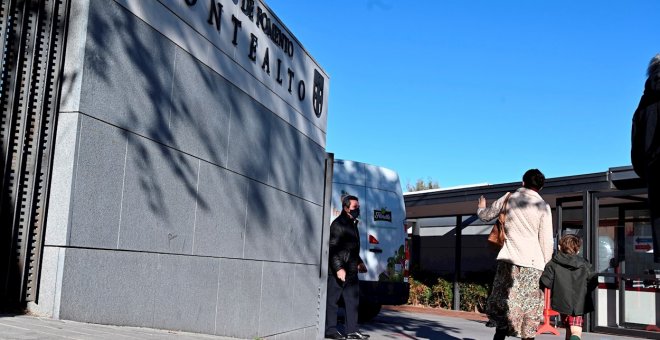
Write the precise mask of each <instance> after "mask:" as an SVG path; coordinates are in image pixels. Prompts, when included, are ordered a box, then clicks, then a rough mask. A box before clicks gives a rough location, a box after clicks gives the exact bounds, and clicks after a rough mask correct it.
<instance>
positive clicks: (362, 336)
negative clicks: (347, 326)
mask: <svg viewBox="0 0 660 340" xmlns="http://www.w3.org/2000/svg"><path fill="white" fill-rule="evenodd" d="M346 339H369V335H368V334H364V333H360V332H353V333H349V334H348V335H346Z"/></svg>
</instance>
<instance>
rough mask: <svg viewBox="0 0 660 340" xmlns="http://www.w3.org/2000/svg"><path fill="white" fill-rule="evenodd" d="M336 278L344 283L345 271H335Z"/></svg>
mask: <svg viewBox="0 0 660 340" xmlns="http://www.w3.org/2000/svg"><path fill="white" fill-rule="evenodd" d="M337 278H338V279H340V280H341V281H344V282H346V271H345V270H344V269H343V268H342V269H339V270H338V271H337Z"/></svg>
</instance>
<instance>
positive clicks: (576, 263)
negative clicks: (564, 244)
mask: <svg viewBox="0 0 660 340" xmlns="http://www.w3.org/2000/svg"><path fill="white" fill-rule="evenodd" d="M552 261H553V262H555V263H557V264H559V265H560V266H562V267H566V268H568V269H577V268H580V267H584V266H585V264H586V262H585V260H584V259H583V258H582V257H581V256H580V255H568V254H564V253H562V252H559V253H557V254H556V255H555V256H554V257H553V258H552Z"/></svg>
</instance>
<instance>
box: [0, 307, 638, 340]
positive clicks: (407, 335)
mask: <svg viewBox="0 0 660 340" xmlns="http://www.w3.org/2000/svg"><path fill="white" fill-rule="evenodd" d="M408 310H415V309H408ZM419 311H420V310H419V309H418V310H416V312H410V311H402V310H386V309H384V310H383V311H382V312H381V314H380V315H379V316H377V317H376V318H375V319H374V320H373V321H372V322H370V323H367V324H363V325H362V326H361V327H362V328H361V329H362V331H363V332H365V333H368V334H370V335H371V339H372V340H391V339H429V340H446V339H461V340H489V339H492V336H493V333H494V330H493V328H488V327H486V326H485V325H484V321H483V316H482V315H479V314H476V313H461V312H452V311H424V313H420V312H419ZM456 316H459V317H456ZM0 339H18V340H34V339H76V340H91V339H94V340H96V339H99V340H106V339H107V340H110V339H112V340H114V339H127V340H131V339H132V340H136V339H138V340H142V339H149V340H151V339H168V340H229V339H230V338H225V337H217V336H210V335H201V334H193V333H185V332H173V331H164V330H155V329H148V328H135V327H117V326H104V325H95V324H87V323H80V322H74V321H62V320H52V319H47V318H38V317H33V316H25V315H20V316H11V315H0ZM536 339H539V340H553V339H554V340H563V339H564V337H563V335H562V336H560V337H559V336H552V335H541V336H538V337H537V338H536ZM583 339H584V340H639V338H631V337H622V336H613V335H604V334H585V336H584V337H583ZM310 340H313V339H310Z"/></svg>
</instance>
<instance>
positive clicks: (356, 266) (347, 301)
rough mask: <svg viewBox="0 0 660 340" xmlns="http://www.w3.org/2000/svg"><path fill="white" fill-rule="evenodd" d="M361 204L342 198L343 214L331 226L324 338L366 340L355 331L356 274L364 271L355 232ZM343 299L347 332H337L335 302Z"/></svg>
mask: <svg viewBox="0 0 660 340" xmlns="http://www.w3.org/2000/svg"><path fill="white" fill-rule="evenodd" d="M358 216H360V202H359V201H358V199H357V197H355V196H350V195H348V196H345V197H343V198H342V212H341V214H340V215H339V217H337V218H336V219H335V220H334V221H332V224H331V225H330V241H329V254H328V261H329V265H328V299H327V304H326V313H325V337H326V339H366V338H368V337H369V336H368V335H366V334H364V333H360V332H359V331H358V325H357V320H358V304H359V299H360V288H359V282H358V272H361V273H363V272H366V271H367V268H366V266H365V265H364V262H362V259H361V258H360V233H359V232H358V227H357V225H358V220H357V218H358ZM340 297H343V298H344V305H345V310H346V319H345V320H346V333H347V335H346V336H344V335H343V334H341V333H340V332H339V331H338V330H337V309H338V307H337V302H339V298H340Z"/></svg>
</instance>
